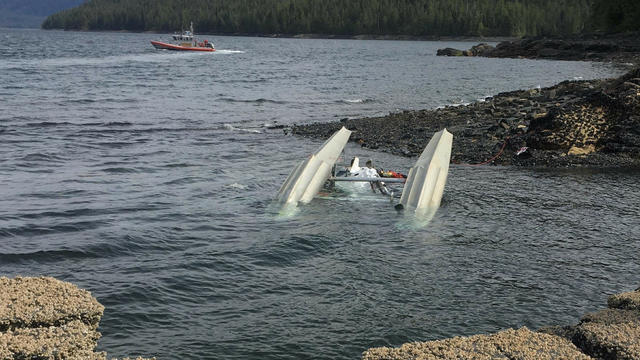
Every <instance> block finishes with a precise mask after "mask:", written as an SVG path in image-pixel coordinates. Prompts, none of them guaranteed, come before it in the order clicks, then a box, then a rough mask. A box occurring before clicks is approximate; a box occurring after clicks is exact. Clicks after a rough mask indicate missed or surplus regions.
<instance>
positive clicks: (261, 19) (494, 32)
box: [42, 0, 639, 36]
mask: <svg viewBox="0 0 640 360" xmlns="http://www.w3.org/2000/svg"><path fill="white" fill-rule="evenodd" d="M593 1H595V2H596V4H594V3H593ZM620 1H622V2H625V1H626V2H628V3H630V4H632V5H633V3H635V2H639V1H638V0H620ZM612 3H617V1H616V0H608V1H604V0H89V1H88V2H87V3H85V4H83V5H81V6H79V7H77V8H74V9H70V10H65V11H62V12H59V13H57V14H54V15H51V16H49V17H48V18H47V19H46V21H45V22H44V23H43V25H42V27H43V28H45V29H75V30H129V31H166V32H172V31H175V30H179V29H185V28H187V24H189V22H191V21H193V23H194V25H195V28H196V30H197V31H198V32H200V33H220V34H238V33H243V34H325V35H329V34H331V35H357V34H371V35H412V36H439V35H452V36H460V35H463V36H464V35H472V36H522V35H531V36H535V35H568V34H576V33H580V32H582V31H584V30H585V28H586V26H585V24H588V23H589V22H590V20H591V16H592V15H591V14H592V11H591V10H592V7H593V6H599V7H598V8H597V9H602V10H607V11H608V10H609V9H610V8H611V5H610V4H612ZM611 9H612V8H611ZM615 11H617V10H615ZM616 14H617V13H616ZM624 15H625V14H623V16H624ZM606 16H607V15H603V18H602V19H600V18H598V23H599V24H602V26H604V27H606V26H608V21H609V18H605V17H606ZM615 16H617V15H615ZM637 19H638V18H636V20H635V21H636V22H637ZM630 22H633V20H630Z"/></svg>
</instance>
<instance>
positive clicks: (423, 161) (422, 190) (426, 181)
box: [277, 127, 453, 214]
mask: <svg viewBox="0 0 640 360" xmlns="http://www.w3.org/2000/svg"><path fill="white" fill-rule="evenodd" d="M350 135H351V131H350V130H348V129H347V128H345V127H343V128H342V129H340V130H338V131H337V132H336V133H334V134H333V135H332V136H331V137H330V138H329V139H328V140H327V141H326V142H325V143H324V144H323V145H322V146H321V147H320V149H318V151H316V152H315V153H314V154H312V155H311V156H310V157H309V158H308V159H306V160H304V161H302V162H301V163H299V164H298V165H297V166H296V167H295V168H294V169H293V170H292V171H291V173H290V174H289V176H288V177H287V179H286V180H285V182H284V183H283V184H282V187H281V188H280V191H279V192H278V196H277V200H278V201H279V202H280V203H282V204H283V205H287V206H297V205H298V203H303V204H305V203H308V202H310V201H311V200H312V199H313V198H314V197H315V196H316V195H317V194H318V193H319V192H320V190H321V189H322V188H323V186H325V184H326V183H329V184H335V183H336V182H344V181H348V182H362V183H370V184H371V188H372V189H374V186H373V185H374V184H376V185H378V187H379V184H380V183H381V182H385V183H400V184H403V185H404V186H403V189H402V196H401V197H400V201H399V203H398V204H397V205H396V209H403V210H407V211H412V212H415V213H416V214H421V213H425V212H426V211H429V210H431V211H433V210H434V209H437V208H438V207H439V206H440V201H441V200H442V195H443V193H444V186H445V184H446V182H447V175H448V173H449V162H450V160H451V147H452V144H453V135H452V134H451V133H450V132H448V131H447V129H443V130H441V131H439V132H436V133H435V134H434V135H433V137H432V138H431V140H430V141H429V143H428V144H427V146H426V147H425V149H424V150H423V152H422V154H421V155H420V157H419V158H418V160H417V161H416V163H415V165H414V166H413V167H412V168H411V169H410V170H409V173H408V175H407V176H406V178H404V177H392V178H387V177H379V176H377V174H373V175H374V176H370V175H368V176H362V175H361V174H357V175H358V176H354V175H355V172H353V171H351V172H349V171H346V172H345V171H343V172H342V174H344V175H343V176H337V175H338V173H337V172H336V162H337V161H338V158H339V157H340V154H341V153H342V151H343V149H344V147H345V145H346V144H347V141H348V140H349V136H350ZM353 165H354V164H351V165H350V166H351V167H352V166H353ZM355 166H356V167H357V166H358V164H357V163H356V164H355ZM364 173H365V174H371V173H370V172H369V173H367V172H364Z"/></svg>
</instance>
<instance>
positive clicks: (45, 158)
mask: <svg viewBox="0 0 640 360" xmlns="http://www.w3.org/2000/svg"><path fill="white" fill-rule="evenodd" d="M20 160H21V161H28V162H38V161H42V162H63V161H65V159H63V158H61V157H59V156H56V155H51V154H45V153H32V154H27V155H25V156H23V157H22V158H20Z"/></svg>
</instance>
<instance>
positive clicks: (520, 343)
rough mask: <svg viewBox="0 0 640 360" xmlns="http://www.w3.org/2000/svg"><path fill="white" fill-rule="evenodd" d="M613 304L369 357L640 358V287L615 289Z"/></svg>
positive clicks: (374, 352)
mask: <svg viewBox="0 0 640 360" xmlns="http://www.w3.org/2000/svg"><path fill="white" fill-rule="evenodd" d="M608 305H609V308H608V309H606V310H602V311H599V312H596V313H592V314H587V315H585V316H584V317H583V318H582V319H581V320H580V323H579V324H577V325H575V326H554V327H548V328H544V329H541V330H539V331H537V332H532V331H530V330H529V329H527V328H526V327H523V328H520V329H518V330H514V329H507V330H504V331H501V332H498V333H496V334H491V335H474V336H470V337H454V338H451V339H444V340H436V341H428V342H414V343H408V344H404V345H402V346H400V347H398V348H388V347H380V348H373V349H369V350H367V351H365V352H364V353H363V355H362V359H363V360H404V359H425V360H427V359H433V360H436V359H503V358H504V359H603V360H623V359H624V360H627V359H629V360H631V359H640V289H638V290H636V291H633V292H628V293H623V294H619V295H613V296H611V297H609V300H608Z"/></svg>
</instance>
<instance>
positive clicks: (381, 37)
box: [7, 27, 519, 42]
mask: <svg viewBox="0 0 640 360" xmlns="http://www.w3.org/2000/svg"><path fill="white" fill-rule="evenodd" d="M7 29H30V28H19V27H10V28H7ZM33 29H34V30H35V28H33ZM38 30H43V31H69V32H88V33H131V34H172V32H164V31H131V30H76V29H73V30H65V29H42V28H38ZM196 35H200V36H205V35H206V36H237V37H257V38H274V39H329V40H332V39H335V40H392V41H456V42H457V41H459V42H479V41H480V42H502V41H513V40H516V39H519V37H513V36H487V37H482V36H436V35H431V36H413V35H372V34H359V35H326V34H251V33H232V34H230V33H210V32H202V33H200V32H196Z"/></svg>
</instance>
